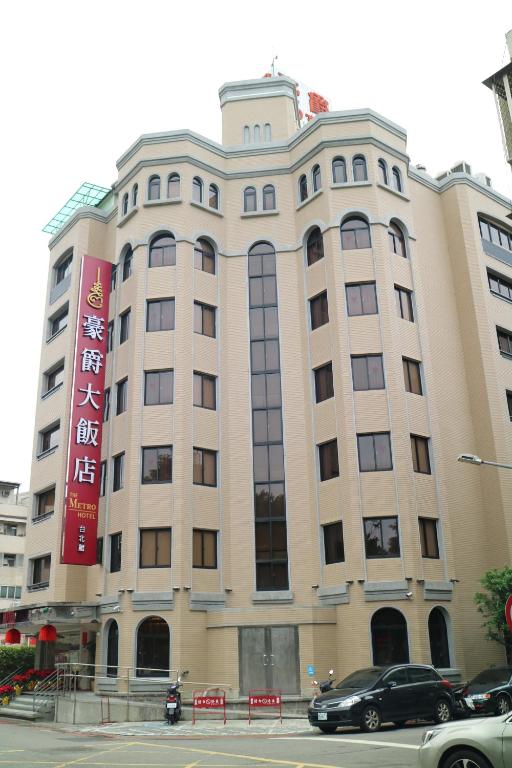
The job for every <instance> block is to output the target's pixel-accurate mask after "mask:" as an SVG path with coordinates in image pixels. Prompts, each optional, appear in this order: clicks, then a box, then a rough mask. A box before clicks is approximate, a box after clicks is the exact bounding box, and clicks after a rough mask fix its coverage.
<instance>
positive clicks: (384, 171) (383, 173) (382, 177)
mask: <svg viewBox="0 0 512 768" xmlns="http://www.w3.org/2000/svg"><path fill="white" fill-rule="evenodd" d="M377 168H378V171H379V181H380V183H381V184H385V185H386V186H387V184H388V166H387V164H386V161H385V160H383V159H382V158H380V159H379V162H378V163H377Z"/></svg>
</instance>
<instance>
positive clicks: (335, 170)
mask: <svg viewBox="0 0 512 768" xmlns="http://www.w3.org/2000/svg"><path fill="white" fill-rule="evenodd" d="M332 180H333V183H334V184H345V183H346V181H347V164H346V162H345V158H344V157H335V158H334V160H333V161H332Z"/></svg>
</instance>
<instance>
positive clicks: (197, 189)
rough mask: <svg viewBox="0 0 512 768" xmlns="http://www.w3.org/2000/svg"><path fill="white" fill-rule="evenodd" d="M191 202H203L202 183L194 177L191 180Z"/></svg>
mask: <svg viewBox="0 0 512 768" xmlns="http://www.w3.org/2000/svg"><path fill="white" fill-rule="evenodd" d="M192 200H193V201H194V203H202V202H203V182H202V181H201V179H200V178H199V176H194V178H193V180H192Z"/></svg>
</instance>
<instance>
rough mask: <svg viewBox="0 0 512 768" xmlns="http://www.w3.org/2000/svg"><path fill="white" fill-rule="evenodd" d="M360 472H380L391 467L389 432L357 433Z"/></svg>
mask: <svg viewBox="0 0 512 768" xmlns="http://www.w3.org/2000/svg"><path fill="white" fill-rule="evenodd" d="M357 452H358V454H359V471H360V472H382V471H385V470H389V469H393V460H392V456H391V436H390V434H389V432H369V433H366V434H361V435H357Z"/></svg>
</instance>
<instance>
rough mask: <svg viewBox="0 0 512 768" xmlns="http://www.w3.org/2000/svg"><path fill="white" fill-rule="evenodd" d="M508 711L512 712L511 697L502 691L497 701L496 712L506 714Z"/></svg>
mask: <svg viewBox="0 0 512 768" xmlns="http://www.w3.org/2000/svg"><path fill="white" fill-rule="evenodd" d="M507 712H510V699H509V697H508V696H505V695H504V694H503V693H501V694H500V695H499V696H498V700H497V701H496V714H497V715H506V714H507Z"/></svg>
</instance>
